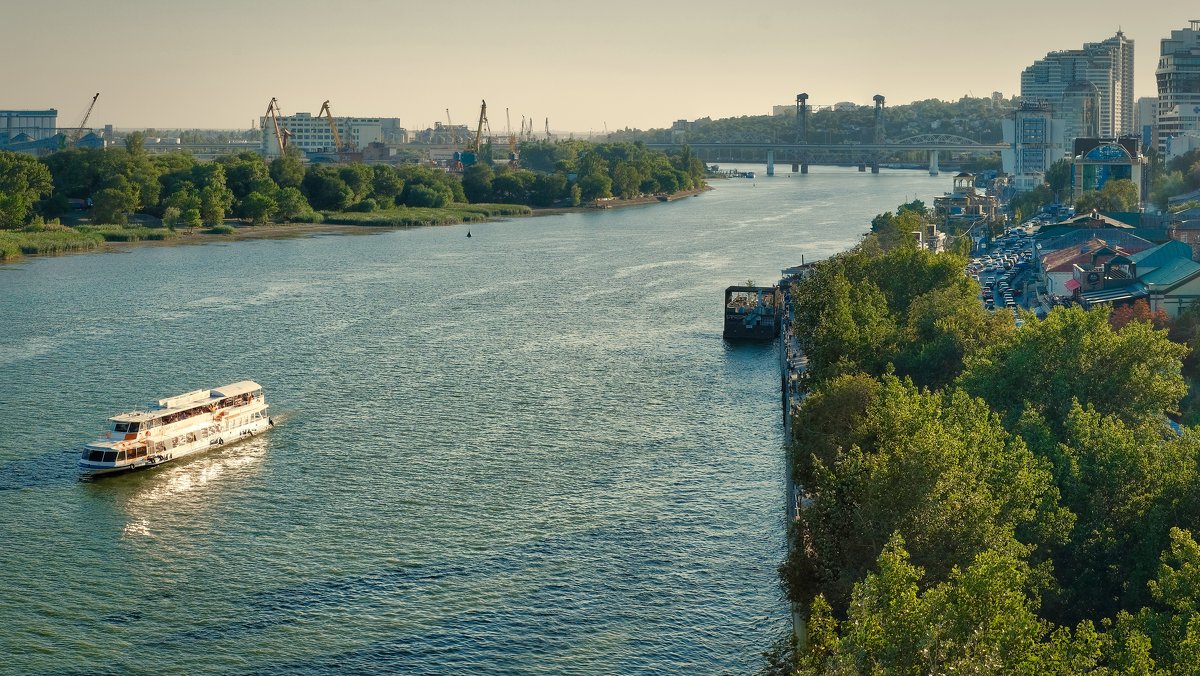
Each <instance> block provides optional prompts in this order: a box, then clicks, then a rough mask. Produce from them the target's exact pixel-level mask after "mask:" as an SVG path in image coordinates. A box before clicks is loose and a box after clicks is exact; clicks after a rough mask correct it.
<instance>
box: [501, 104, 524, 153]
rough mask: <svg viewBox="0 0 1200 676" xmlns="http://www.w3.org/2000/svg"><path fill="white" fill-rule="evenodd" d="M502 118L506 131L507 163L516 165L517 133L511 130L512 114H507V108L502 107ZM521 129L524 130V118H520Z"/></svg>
mask: <svg viewBox="0 0 1200 676" xmlns="http://www.w3.org/2000/svg"><path fill="white" fill-rule="evenodd" d="M504 119H505V126H506V127H507V129H506V131H507V132H508V163H509V164H512V165H514V166H515V165H516V163H517V135H516V134H514V133H513V130H512V116H510V115H509V114H508V108H505V109H504ZM521 131H525V118H524V117H522V118H521Z"/></svg>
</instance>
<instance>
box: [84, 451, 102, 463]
mask: <svg viewBox="0 0 1200 676" xmlns="http://www.w3.org/2000/svg"><path fill="white" fill-rule="evenodd" d="M88 460H91V461H92V462H103V461H104V451H91V452H90V453H88Z"/></svg>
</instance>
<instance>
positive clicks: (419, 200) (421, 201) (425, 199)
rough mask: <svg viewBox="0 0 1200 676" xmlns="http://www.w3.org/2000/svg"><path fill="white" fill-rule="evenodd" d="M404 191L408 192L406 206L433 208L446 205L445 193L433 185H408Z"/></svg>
mask: <svg viewBox="0 0 1200 676" xmlns="http://www.w3.org/2000/svg"><path fill="white" fill-rule="evenodd" d="M405 192H406V193H408V196H407V198H406V202H405V203H406V204H407V205H408V206H413V207H434V208H441V207H444V206H446V195H445V194H444V193H442V192H439V191H438V190H436V189H435V188H433V187H430V186H427V185H410V186H408V187H407V188H406V189H405Z"/></svg>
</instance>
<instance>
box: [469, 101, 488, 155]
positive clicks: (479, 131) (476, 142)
mask: <svg viewBox="0 0 1200 676" xmlns="http://www.w3.org/2000/svg"><path fill="white" fill-rule="evenodd" d="M487 123H488V119H487V101H481V102H480V104H479V125H478V126H477V127H476V128H475V138H474V139H472V140H471V150H473V151H474V152H475V154H477V155H478V154H479V148H480V146H481V145H482V144H483V128H484V127H485V126H487ZM488 131H489V132H490V131H491V128H489V129H488Z"/></svg>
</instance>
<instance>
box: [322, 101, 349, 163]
mask: <svg viewBox="0 0 1200 676" xmlns="http://www.w3.org/2000/svg"><path fill="white" fill-rule="evenodd" d="M322 115H324V116H325V119H326V120H327V121H328V122H329V133H330V134H332V135H333V145H334V147H335V148H337V154H338V161H339V162H344V161H345V160H346V150H347V149H346V146H345V145H343V144H342V135H341V134H339V133H338V128H337V120H335V119H333V111H331V110H330V109H329V101H326V102H325V103H322V104H321V112H319V113H317V117H318V118H320V117H321V116H322ZM347 131H349V130H347Z"/></svg>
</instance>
